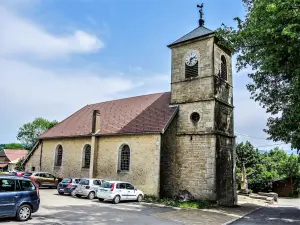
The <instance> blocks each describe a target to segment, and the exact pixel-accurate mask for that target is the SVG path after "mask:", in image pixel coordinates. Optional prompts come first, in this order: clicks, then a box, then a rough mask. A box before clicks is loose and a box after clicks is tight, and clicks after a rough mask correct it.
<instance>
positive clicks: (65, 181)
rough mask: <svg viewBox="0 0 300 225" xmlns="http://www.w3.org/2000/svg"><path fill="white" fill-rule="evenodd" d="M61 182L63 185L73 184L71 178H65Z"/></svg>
mask: <svg viewBox="0 0 300 225" xmlns="http://www.w3.org/2000/svg"><path fill="white" fill-rule="evenodd" d="M61 182H62V183H71V182H72V179H70V178H64V179H63V180H62V181H61Z"/></svg>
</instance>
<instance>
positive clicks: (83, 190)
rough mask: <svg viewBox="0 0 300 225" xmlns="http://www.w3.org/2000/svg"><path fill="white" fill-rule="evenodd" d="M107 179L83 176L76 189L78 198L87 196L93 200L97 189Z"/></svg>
mask: <svg viewBox="0 0 300 225" xmlns="http://www.w3.org/2000/svg"><path fill="white" fill-rule="evenodd" d="M104 182H105V181H104V180H102V179H89V178H82V179H81V180H80V182H79V184H78V185H77V188H76V189H75V196H76V197H77V198H80V197H87V198H89V199H91V200H93V199H94V198H95V194H96V191H97V190H98V188H99V187H100V186H101V185H102V184H103V183H104Z"/></svg>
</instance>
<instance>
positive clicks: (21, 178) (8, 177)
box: [0, 176, 30, 180]
mask: <svg viewBox="0 0 300 225" xmlns="http://www.w3.org/2000/svg"><path fill="white" fill-rule="evenodd" d="M3 178H4V179H14V180H30V179H28V178H25V177H18V176H0V179H3Z"/></svg>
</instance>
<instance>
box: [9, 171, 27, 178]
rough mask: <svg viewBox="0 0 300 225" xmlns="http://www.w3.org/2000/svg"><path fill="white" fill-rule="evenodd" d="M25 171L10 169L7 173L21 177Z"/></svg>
mask: <svg viewBox="0 0 300 225" xmlns="http://www.w3.org/2000/svg"><path fill="white" fill-rule="evenodd" d="M24 174H25V172H23V171H10V172H9V175H10V176H17V177H23V176H24Z"/></svg>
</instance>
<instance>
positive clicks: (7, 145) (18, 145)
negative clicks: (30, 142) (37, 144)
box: [3, 143, 26, 149]
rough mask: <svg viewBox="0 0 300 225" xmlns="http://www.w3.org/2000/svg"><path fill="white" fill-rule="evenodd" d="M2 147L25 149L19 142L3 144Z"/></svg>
mask: <svg viewBox="0 0 300 225" xmlns="http://www.w3.org/2000/svg"><path fill="white" fill-rule="evenodd" d="M3 149H26V147H25V146H24V145H22V144H20V143H10V144H5V145H3Z"/></svg>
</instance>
